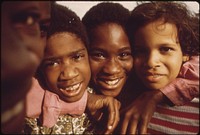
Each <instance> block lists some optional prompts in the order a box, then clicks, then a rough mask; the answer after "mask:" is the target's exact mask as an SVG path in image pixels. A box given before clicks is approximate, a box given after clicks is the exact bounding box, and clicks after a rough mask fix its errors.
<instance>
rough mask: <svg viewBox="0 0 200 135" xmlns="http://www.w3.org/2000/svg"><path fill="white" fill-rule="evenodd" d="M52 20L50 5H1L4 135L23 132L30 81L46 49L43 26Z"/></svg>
mask: <svg viewBox="0 0 200 135" xmlns="http://www.w3.org/2000/svg"><path fill="white" fill-rule="evenodd" d="M19 16H20V17H19ZM49 18H50V3H49V2H26V1H20V2H5V1H4V2H3V3H2V5H1V32H2V34H1V84H2V89H1V103H2V104H1V118H2V119H1V127H2V132H3V133H19V132H20V131H21V129H22V124H23V121H24V112H25V108H24V98H25V96H26V94H27V92H28V91H29V89H30V87H31V78H32V76H33V75H34V73H35V71H36V69H37V67H38V65H39V64H40V62H41V59H42V57H43V50H44V47H45V39H46V37H45V33H44V32H45V31H42V30H41V29H40V25H42V24H45V23H48V20H49ZM41 32H42V33H43V34H42V35H41ZM16 95H17V96H16Z"/></svg>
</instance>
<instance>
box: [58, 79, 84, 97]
mask: <svg viewBox="0 0 200 135" xmlns="http://www.w3.org/2000/svg"><path fill="white" fill-rule="evenodd" d="M81 88H82V82H79V83H76V84H72V85H68V86H61V87H59V90H60V91H61V92H62V93H63V94H64V95H66V96H70V97H71V96H76V95H78V94H79V93H80V91H81Z"/></svg>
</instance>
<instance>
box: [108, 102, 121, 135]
mask: <svg viewBox="0 0 200 135" xmlns="http://www.w3.org/2000/svg"><path fill="white" fill-rule="evenodd" d="M114 106H115V107H114V108H115V116H114V122H113V125H112V128H111V129H110V131H111V132H113V131H114V130H115V128H116V127H117V125H118V123H119V120H120V113H119V109H120V107H121V103H120V102H119V101H117V100H115V104H114Z"/></svg>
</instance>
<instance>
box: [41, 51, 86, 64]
mask: <svg viewBox="0 0 200 135" xmlns="http://www.w3.org/2000/svg"><path fill="white" fill-rule="evenodd" d="M82 51H86V48H81V49H78V50H76V51H72V52H70V53H69V54H67V55H60V56H51V57H47V58H45V59H43V61H52V60H57V59H61V58H62V57H63V56H73V55H76V54H77V53H79V52H82Z"/></svg>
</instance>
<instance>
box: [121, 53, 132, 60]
mask: <svg viewBox="0 0 200 135" xmlns="http://www.w3.org/2000/svg"><path fill="white" fill-rule="evenodd" d="M129 56H131V52H122V53H120V54H119V58H120V59H127V58H129Z"/></svg>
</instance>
